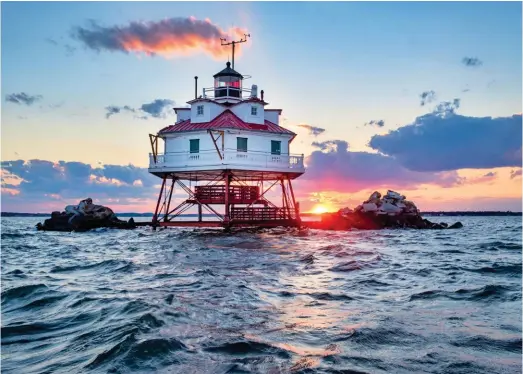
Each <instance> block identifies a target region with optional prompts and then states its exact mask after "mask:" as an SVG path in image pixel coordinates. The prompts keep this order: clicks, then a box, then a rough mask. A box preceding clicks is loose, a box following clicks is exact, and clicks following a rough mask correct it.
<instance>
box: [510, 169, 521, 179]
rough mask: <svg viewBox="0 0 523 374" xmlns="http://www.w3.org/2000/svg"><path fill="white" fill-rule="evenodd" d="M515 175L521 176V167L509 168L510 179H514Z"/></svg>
mask: <svg viewBox="0 0 523 374" xmlns="http://www.w3.org/2000/svg"><path fill="white" fill-rule="evenodd" d="M517 177H521V169H519V170H511V171H510V179H514V178H517Z"/></svg>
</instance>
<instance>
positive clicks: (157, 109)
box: [140, 99, 174, 118]
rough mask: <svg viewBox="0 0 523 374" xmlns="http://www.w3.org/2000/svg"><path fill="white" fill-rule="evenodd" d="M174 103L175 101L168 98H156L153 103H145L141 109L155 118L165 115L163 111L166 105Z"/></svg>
mask: <svg viewBox="0 0 523 374" xmlns="http://www.w3.org/2000/svg"><path fill="white" fill-rule="evenodd" d="M172 105H174V101H172V100H167V99H156V100H154V101H153V102H152V103H149V104H143V105H142V106H141V107H140V109H141V110H142V111H144V112H145V113H148V114H150V115H151V116H153V117H155V118H162V117H165V114H164V113H163V111H164V109H165V108H166V107H169V106H172Z"/></svg>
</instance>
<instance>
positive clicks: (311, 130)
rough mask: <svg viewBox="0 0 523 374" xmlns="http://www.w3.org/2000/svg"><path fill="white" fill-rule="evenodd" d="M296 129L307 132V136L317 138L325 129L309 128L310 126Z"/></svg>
mask: <svg viewBox="0 0 523 374" xmlns="http://www.w3.org/2000/svg"><path fill="white" fill-rule="evenodd" d="M298 127H301V128H304V129H307V130H308V131H309V135H314V136H318V135H321V134H323V133H324V132H325V129H322V128H321V127H316V126H311V125H298Z"/></svg>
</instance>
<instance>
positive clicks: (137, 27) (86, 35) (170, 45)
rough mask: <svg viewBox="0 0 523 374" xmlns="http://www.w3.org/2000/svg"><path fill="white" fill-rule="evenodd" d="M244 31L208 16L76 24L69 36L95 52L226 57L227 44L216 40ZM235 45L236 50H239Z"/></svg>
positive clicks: (231, 38)
mask: <svg viewBox="0 0 523 374" xmlns="http://www.w3.org/2000/svg"><path fill="white" fill-rule="evenodd" d="M245 34H247V30H245V29H242V28H239V27H233V28H230V29H229V30H228V31H225V30H223V29H221V28H220V27H219V26H218V25H215V24H213V23H212V22H211V20H210V19H208V18H206V19H205V20H203V21H202V20H197V19H196V18H194V17H188V18H182V17H178V18H169V19H164V20H161V21H157V22H153V21H149V22H131V23H129V24H128V25H126V26H112V27H103V26H100V25H98V24H97V23H95V22H92V23H91V25H90V27H89V28H82V27H77V28H76V29H75V32H74V33H73V35H74V36H75V37H76V38H77V39H78V40H80V41H81V42H83V43H84V44H85V45H86V46H87V47H89V48H91V49H94V50H96V51H101V50H106V51H120V52H125V53H129V52H133V53H136V54H145V55H147V56H154V55H160V56H163V57H167V58H169V57H175V56H179V55H189V54H192V53H197V52H201V51H203V52H205V53H207V54H209V55H211V56H212V57H214V58H216V59H223V58H226V57H227V56H228V55H229V54H230V47H228V48H226V47H223V46H221V41H220V39H227V40H228V41H232V40H239V39H240V38H242V37H244V35H245ZM240 46H241V45H237V46H236V53H239V52H240Z"/></svg>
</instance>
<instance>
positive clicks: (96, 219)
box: [36, 199, 136, 231]
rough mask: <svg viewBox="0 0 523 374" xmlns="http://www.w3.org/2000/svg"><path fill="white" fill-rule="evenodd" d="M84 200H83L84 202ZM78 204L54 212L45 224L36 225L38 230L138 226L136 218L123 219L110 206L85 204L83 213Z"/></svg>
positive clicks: (128, 227)
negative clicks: (62, 210)
mask: <svg viewBox="0 0 523 374" xmlns="http://www.w3.org/2000/svg"><path fill="white" fill-rule="evenodd" d="M89 200H90V199H89ZM84 201H85V200H82V202H84ZM78 206H80V204H79V205H78ZM78 206H73V205H68V206H67V207H66V211H64V212H58V211H55V212H52V213H51V218H49V219H46V220H45V221H44V223H43V224H42V223H38V224H37V225H36V228H37V230H43V231H88V230H92V229H97V228H103V227H105V228H116V229H134V228H136V223H135V222H134V219H132V218H131V219H129V221H128V222H126V221H122V220H120V219H118V217H116V214H114V212H113V211H112V210H111V209H110V208H108V207H105V206H103V205H94V204H92V203H90V204H87V205H84V207H83V208H84V209H83V210H82V213H80V211H79V210H78V208H77V207H78Z"/></svg>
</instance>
